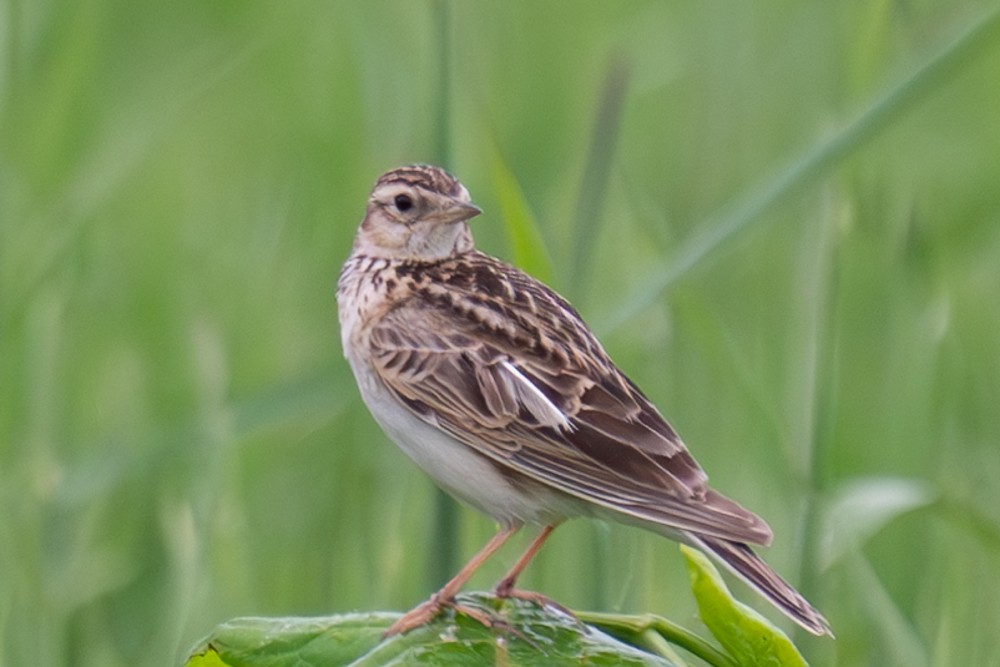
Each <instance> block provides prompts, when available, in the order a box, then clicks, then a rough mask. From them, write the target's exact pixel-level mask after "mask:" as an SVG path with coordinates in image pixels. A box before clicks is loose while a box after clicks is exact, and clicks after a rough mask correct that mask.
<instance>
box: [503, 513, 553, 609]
mask: <svg viewBox="0 0 1000 667" xmlns="http://www.w3.org/2000/svg"><path fill="white" fill-rule="evenodd" d="M555 528H556V527H555V526H545V527H544V528H542V532H540V533H539V534H538V537H536V538H535V539H534V541H533V542H532V543H531V546H529V547H528V550H527V551H525V552H524V554H523V555H522V556H521V557H520V558H518V559H517V562H516V563H514V567H512V568H510V571H509V572H508V573H507V574H506V575H504V578H503V579H501V580H500V581H499V582H498V583H497V585H496V588H494V589H493V593H494V594H495V595H496V596H497V597H499V598H509V597H518V598H526V599H535V596H538V597H542V596H539V595H538V594H537V593H531V594H526V591H517V590H516V589H515V588H514V583H515V582H517V578H518V577H519V576H521V572H522V571H523V570H524V568H526V567H527V566H528V563H530V562H531V559H532V558H534V557H535V554H537V553H538V550H539V549H541V548H542V545H543V544H545V540H547V539H548V538H549V535H551V534H552V531H553V530H555ZM526 595H530V596H531V597H526Z"/></svg>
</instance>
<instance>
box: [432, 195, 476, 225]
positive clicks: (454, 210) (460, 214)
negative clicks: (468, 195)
mask: <svg viewBox="0 0 1000 667" xmlns="http://www.w3.org/2000/svg"><path fill="white" fill-rule="evenodd" d="M482 212H483V210H482V209H481V208H479V207H478V206H476V205H475V204H470V203H468V202H464V201H461V200H458V199H452V200H450V201H449V202H448V204H447V205H446V206H445V207H444V209H443V210H442V211H441V213H440V220H441V221H442V222H462V221H463V220H468V219H470V218H474V217H476V216H477V215H479V214H480V213H482Z"/></svg>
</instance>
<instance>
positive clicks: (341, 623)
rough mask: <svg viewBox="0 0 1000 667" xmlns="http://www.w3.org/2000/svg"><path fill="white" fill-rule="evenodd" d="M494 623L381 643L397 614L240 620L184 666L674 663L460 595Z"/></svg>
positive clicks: (567, 621)
mask: <svg viewBox="0 0 1000 667" xmlns="http://www.w3.org/2000/svg"><path fill="white" fill-rule="evenodd" d="M459 602H460V604H461V605H463V606H465V607H469V608H472V609H475V610H476V611H477V612H479V613H484V614H487V615H488V616H489V617H490V618H491V619H494V626H493V627H492V628H487V627H485V626H483V625H482V624H481V623H480V622H479V621H477V620H475V619H473V618H471V617H469V616H467V615H465V614H463V613H461V612H456V611H452V610H449V611H447V612H445V613H444V614H442V615H441V616H440V617H439V618H438V619H436V620H435V621H433V622H432V623H430V624H428V625H426V626H423V627H420V628H417V629H415V630H413V631H411V632H408V633H406V634H405V635H402V636H395V637H391V638H389V639H386V640H383V639H382V633H383V632H385V630H386V629H387V628H388V627H389V626H390V625H391V624H392V622H393V621H394V620H396V619H397V618H398V617H399V615H398V614H390V613H367V614H344V615H338V616H326V617H318V618H238V619H234V620H232V621H228V622H226V623H223V624H222V625H220V626H219V627H217V628H216V629H215V630H214V631H213V632H212V633H211V634H210V635H209V636H208V637H207V638H205V639H204V640H203V641H202V642H201V644H200V646H199V647H198V648H197V649H196V650H195V651H194V652H193V655H192V657H191V658H190V659H189V660H188V662H187V663H186V666H185V667H220V666H223V665H224V666H226V667H311V666H315V667H320V666H321V665H322V666H323V667H334V666H336V665H348V664H350V665H353V666H355V667H373V666H375V665H413V664H424V665H491V664H499V665H510V666H512V667H515V666H519V665H525V666H528V665H557V666H558V665H583V664H586V665H595V666H599V665H608V666H610V665H626V666H628V665H632V666H634V667H674V665H675V663H672V662H669V661H667V660H665V659H662V658H660V657H657V656H654V655H651V654H649V653H645V652H643V651H640V650H639V649H637V648H635V647H633V646H629V645H628V644H625V643H623V642H620V641H618V640H616V639H614V638H612V637H610V636H608V635H606V634H604V633H603V632H601V631H599V630H597V629H595V628H592V627H589V626H586V625H584V624H583V623H581V622H579V621H577V620H576V619H573V618H571V617H569V616H567V615H565V614H562V613H557V612H553V611H551V610H548V609H541V608H539V607H538V606H537V605H534V604H532V603H530V602H524V601H520V600H510V601H498V600H496V599H495V598H493V597H492V596H490V595H486V594H469V595H463V596H461V597H460V598H459Z"/></svg>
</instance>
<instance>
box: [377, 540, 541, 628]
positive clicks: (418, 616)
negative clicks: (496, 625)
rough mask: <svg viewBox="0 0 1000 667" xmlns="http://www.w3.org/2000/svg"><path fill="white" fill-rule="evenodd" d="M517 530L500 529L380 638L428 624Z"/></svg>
mask: <svg viewBox="0 0 1000 667" xmlns="http://www.w3.org/2000/svg"><path fill="white" fill-rule="evenodd" d="M519 528H520V526H507V527H506V528H503V529H501V530H500V531H499V532H498V533H497V534H496V535H494V536H493V537H492V538H490V541H489V542H487V543H486V546H484V547H483V548H482V549H480V550H479V553H477V554H476V555H475V556H473V557H472V558H471V559H470V560H469V562H468V563H466V564H465V567H463V568H462V569H461V570H459V571H458V574H456V575H455V576H454V577H452V578H451V581H449V582H448V583H447V584H445V585H444V588H442V589H441V590H439V591H438V592H437V593H435V594H434V595H432V596H431V599H430V600H427V601H426V602H423V603H421V604H419V605H417V606H416V607H414V608H413V609H411V610H410V611H408V612H406V613H405V614H403V616H401V617H400V618H399V619H398V620H397V621H396V622H395V623H393V624H392V625H391V626H390V627H389V629H388V630H386V631H385V634H384V635H382V636H383V637H391V636H392V635H397V634H401V633H404V632H409V631H410V630H412V629H413V628H416V627H420V626H421V625H424V624H426V623H428V622H430V620H431V619H433V618H434V617H435V616H437V615H438V614H439V613H441V610H442V609H444V608H445V607H447V606H449V605H451V604H452V601H453V600H454V599H455V596H456V595H457V594H458V592H459V591H460V590H462V586H464V585H465V582H467V581H468V580H469V578H470V577H471V576H472V575H473V574H474V573H475V572H476V570H478V569H479V568H480V567H481V566H482V564H483V563H485V562H486V561H487V559H489V557H490V556H492V555H493V554H495V553H496V552H497V550H498V549H499V548H500V547H502V546H503V545H504V543H505V542H506V541H507V540H509V539H510V537H511V536H512V535H513V534H514V533H516V532H517V531H518V529H519ZM526 564H527V563H526Z"/></svg>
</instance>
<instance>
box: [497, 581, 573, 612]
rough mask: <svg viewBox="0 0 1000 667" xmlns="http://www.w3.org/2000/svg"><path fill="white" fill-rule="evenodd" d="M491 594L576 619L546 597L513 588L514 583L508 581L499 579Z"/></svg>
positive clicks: (565, 609) (567, 610) (564, 608)
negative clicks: (550, 609)
mask: <svg viewBox="0 0 1000 667" xmlns="http://www.w3.org/2000/svg"><path fill="white" fill-rule="evenodd" d="M493 594H494V595H495V596H497V597H498V598H501V599H503V600H510V599H514V600H526V601H528V602H531V603H533V604H537V605H538V606H539V607H551V608H553V609H557V610H558V611H560V612H562V613H564V614H566V615H567V616H570V617H572V618H574V619H575V618H576V614H574V613H573V612H571V611H570V610H569V609H567V608H566V607H564V606H562V605H561V604H559V603H558V602H556V601H555V600H553V599H552V598H550V597H548V596H547V595H542V594H541V593H536V592H535V591H525V590H521V589H520V588H514V582H513V581H510V580H508V579H501V580H500V583H498V584H497V585H496V588H494V589H493Z"/></svg>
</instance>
